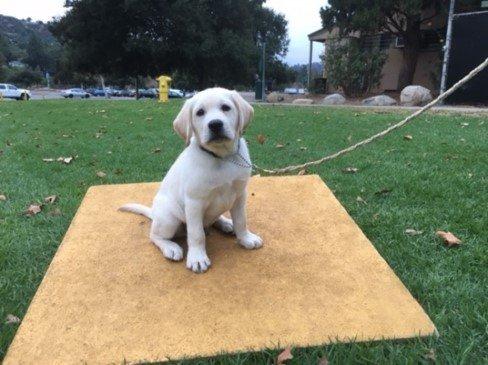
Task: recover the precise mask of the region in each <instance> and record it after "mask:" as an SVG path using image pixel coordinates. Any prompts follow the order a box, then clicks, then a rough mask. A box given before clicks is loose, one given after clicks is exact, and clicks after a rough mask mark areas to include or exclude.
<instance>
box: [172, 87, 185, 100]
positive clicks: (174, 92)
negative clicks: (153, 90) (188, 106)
mask: <svg viewBox="0 0 488 365" xmlns="http://www.w3.org/2000/svg"><path fill="white" fill-rule="evenodd" d="M168 96H169V97H170V98H184V97H185V93H184V92H183V91H181V90H178V89H169V93H168Z"/></svg>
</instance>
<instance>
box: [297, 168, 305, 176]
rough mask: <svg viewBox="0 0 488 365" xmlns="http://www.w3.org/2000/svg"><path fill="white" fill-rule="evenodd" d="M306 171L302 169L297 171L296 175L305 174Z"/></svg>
mask: <svg viewBox="0 0 488 365" xmlns="http://www.w3.org/2000/svg"><path fill="white" fill-rule="evenodd" d="M306 173H307V170H305V169H303V170H300V171H298V174H297V175H298V176H301V175H305V174H306Z"/></svg>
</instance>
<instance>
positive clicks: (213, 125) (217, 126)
mask: <svg viewBox="0 0 488 365" xmlns="http://www.w3.org/2000/svg"><path fill="white" fill-rule="evenodd" d="M208 128H209V129H210V130H211V131H212V132H214V133H219V132H222V129H223V128H224V122H222V121H221V120H219V119H214V120H211V121H210V123H208Z"/></svg>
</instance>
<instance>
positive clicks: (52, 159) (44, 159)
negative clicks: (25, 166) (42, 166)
mask: <svg viewBox="0 0 488 365" xmlns="http://www.w3.org/2000/svg"><path fill="white" fill-rule="evenodd" d="M42 160H43V161H44V162H54V158H43V159H42Z"/></svg>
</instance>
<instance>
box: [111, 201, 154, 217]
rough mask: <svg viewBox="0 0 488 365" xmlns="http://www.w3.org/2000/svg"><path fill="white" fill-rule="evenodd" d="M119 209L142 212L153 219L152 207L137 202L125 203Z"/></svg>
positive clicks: (141, 213)
mask: <svg viewBox="0 0 488 365" xmlns="http://www.w3.org/2000/svg"><path fill="white" fill-rule="evenodd" d="M119 210H120V211H122V212H131V213H136V214H140V215H143V216H145V217H148V218H149V219H152V209H151V208H149V207H146V206H145V205H142V204H137V203H129V204H124V205H122V206H121V207H120V208H119Z"/></svg>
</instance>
